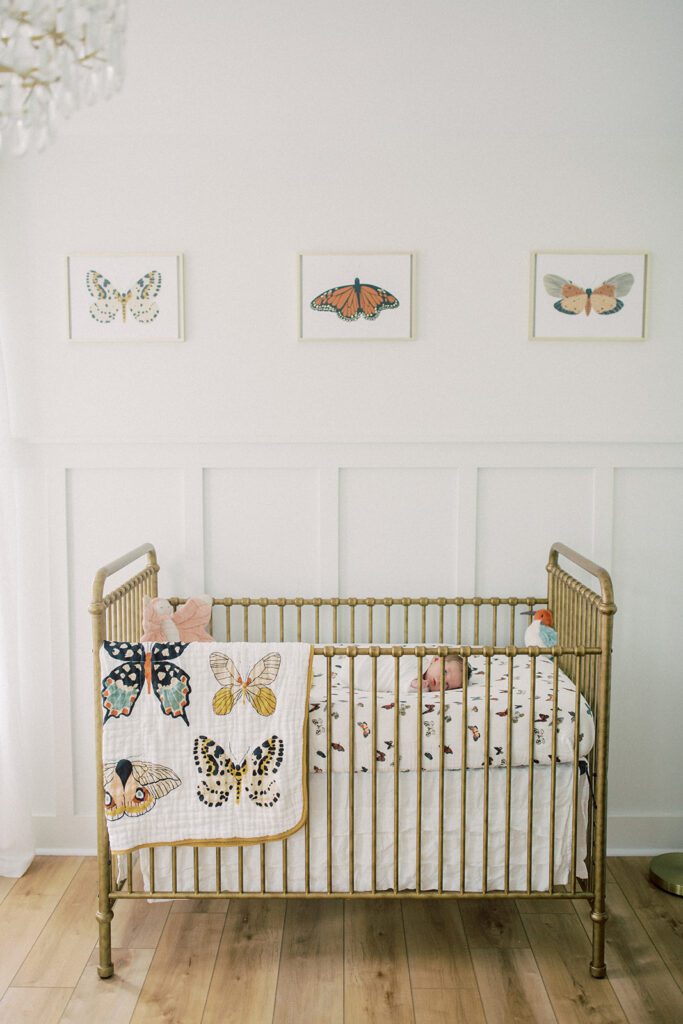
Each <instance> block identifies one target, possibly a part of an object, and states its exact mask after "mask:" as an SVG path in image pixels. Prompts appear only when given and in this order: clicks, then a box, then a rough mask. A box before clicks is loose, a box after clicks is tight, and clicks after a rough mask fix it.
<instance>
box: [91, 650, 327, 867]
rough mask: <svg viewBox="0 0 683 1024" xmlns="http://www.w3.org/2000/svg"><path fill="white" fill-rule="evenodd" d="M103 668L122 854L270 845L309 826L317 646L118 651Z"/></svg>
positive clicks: (110, 794) (104, 658)
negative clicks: (309, 739)
mask: <svg viewBox="0 0 683 1024" xmlns="http://www.w3.org/2000/svg"><path fill="white" fill-rule="evenodd" d="M100 664H101V669H102V682H101V704H102V735H103V762H104V764H103V781H104V792H103V794H102V799H103V801H104V809H105V816H106V820H107V827H108V829H109V839H110V843H111V848H112V851H113V852H114V853H124V852H127V851H129V850H133V849H136V848H138V847H144V846H152V845H159V846H163V845H177V844H192V843H210V844H213V843H223V844H234V845H241V844H244V843H256V842H265V841H268V840H271V839H283V838H285V836H287V835H290V834H292V833H293V832H295V831H296V830H297V829H299V828H300V827H301V826H302V825H303V823H304V821H305V820H306V813H307V806H308V794H307V785H306V783H307V777H308V765H307V746H308V745H307V742H306V740H307V726H308V707H309V699H310V688H311V681H312V675H313V672H312V664H313V660H312V649H311V647H310V646H309V645H308V644H299V643H289V644H252V643H234V644H224V643H206V642H202V643H200V642H191V643H185V644H183V643H165V644H162V643H144V644H142V643H141V644H132V643H124V642H118V641H109V642H106V643H105V644H103V646H102V648H101V651H100Z"/></svg>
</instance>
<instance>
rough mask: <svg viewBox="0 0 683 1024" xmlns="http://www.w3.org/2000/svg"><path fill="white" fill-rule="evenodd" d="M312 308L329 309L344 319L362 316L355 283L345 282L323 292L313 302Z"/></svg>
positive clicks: (355, 318)
mask: <svg viewBox="0 0 683 1024" xmlns="http://www.w3.org/2000/svg"><path fill="white" fill-rule="evenodd" d="M311 309H319V310H328V311H329V312H330V313H336V314H337V316H338V317H340V318H341V319H342V320H357V319H358V317H359V316H360V303H359V301H358V292H357V290H356V288H355V287H354V285H352V284H345V285H341V286H340V287H338V288H329V289H328V290H327V291H326V292H321V294H320V295H316V297H315V298H314V299H313V300H312V302H311Z"/></svg>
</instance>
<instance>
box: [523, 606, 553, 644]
mask: <svg viewBox="0 0 683 1024" xmlns="http://www.w3.org/2000/svg"><path fill="white" fill-rule="evenodd" d="M522 614H523V615H531V612H523V613H522ZM556 643H557V630H555V629H553V613H552V612H551V611H550V609H549V608H540V609H539V610H538V611H537V612H534V615H533V618H532V620H531V622H530V623H529V625H528V626H527V628H526V632H525V634H524V645H525V647H554V646H555V644H556Z"/></svg>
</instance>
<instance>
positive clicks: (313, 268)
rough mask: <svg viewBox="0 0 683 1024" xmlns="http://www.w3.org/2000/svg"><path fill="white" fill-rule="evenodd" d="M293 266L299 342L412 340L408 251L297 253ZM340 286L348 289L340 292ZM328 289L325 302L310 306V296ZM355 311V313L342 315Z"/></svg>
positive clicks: (412, 276) (412, 303)
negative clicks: (296, 261)
mask: <svg viewBox="0 0 683 1024" xmlns="http://www.w3.org/2000/svg"><path fill="white" fill-rule="evenodd" d="M298 270H299V273H298V338H299V341H414V339H415V254H414V253H412V252H385V253H378V252H351V253H348V252H347V253H319V252H301V253H299V254H298ZM364 286H365V287H366V288H367V289H368V290H367V291H363V290H362V289H363V287H364ZM342 289H351V292H344V293H343V294H342ZM371 289H374V290H371ZM377 290H379V292H383V293H385V294H384V296H382V295H381V294H379V292H378V291H377ZM331 292H334V293H335V294H334V295H333V296H331V297H330V300H329V304H327V305H325V304H320V305H318V306H317V307H315V308H314V307H313V306H312V302H313V300H314V299H316V298H317V299H320V297H321V296H322V295H324V294H326V293H331ZM344 294H347V295H348V300H347V301H346V302H343V298H344ZM387 296H388V297H387ZM390 300H394V301H393V302H392V301H390ZM342 303H343V304H342ZM383 303H385V304H383ZM333 304H336V307H335V306H334V305H333ZM340 305H342V308H341V312H340V311H339V308H338V307H339V306H340ZM331 306H332V308H330V307H331ZM361 306H362V307H363V308H364V309H366V310H368V311H369V312H370V316H366V315H365V313H364V312H363V311H362V309H361V308H360V307H361ZM373 310H374V311H375V315H372V311H373ZM355 311H357V315H356V316H352V317H351V318H349V317H347V316H346V315H345V314H346V313H350V314H353V313H354V312H355Z"/></svg>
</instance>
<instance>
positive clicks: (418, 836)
mask: <svg viewBox="0 0 683 1024" xmlns="http://www.w3.org/2000/svg"><path fill="white" fill-rule="evenodd" d="M422 660H423V659H422V655H419V656H418V659H417V708H416V714H415V720H416V722H417V773H416V775H417V809H416V823H415V891H416V892H420V891H421V889H422V709H423V707H424V704H423V701H422V674H423V664H422Z"/></svg>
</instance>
